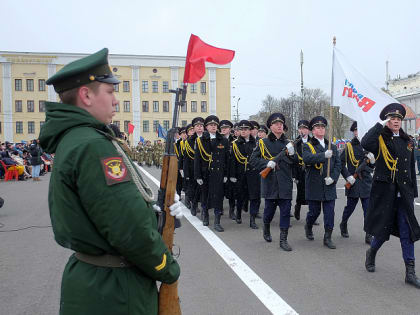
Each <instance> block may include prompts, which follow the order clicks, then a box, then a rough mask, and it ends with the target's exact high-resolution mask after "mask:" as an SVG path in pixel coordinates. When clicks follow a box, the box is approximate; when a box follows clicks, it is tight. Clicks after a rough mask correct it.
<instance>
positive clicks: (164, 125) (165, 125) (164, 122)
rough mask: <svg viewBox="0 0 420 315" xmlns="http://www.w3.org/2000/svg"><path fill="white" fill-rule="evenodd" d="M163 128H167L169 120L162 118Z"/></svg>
mask: <svg viewBox="0 0 420 315" xmlns="http://www.w3.org/2000/svg"><path fill="white" fill-rule="evenodd" d="M163 128H164V129H165V130H169V120H164V121H163Z"/></svg>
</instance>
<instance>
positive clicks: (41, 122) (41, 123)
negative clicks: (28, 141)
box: [39, 121, 45, 130]
mask: <svg viewBox="0 0 420 315" xmlns="http://www.w3.org/2000/svg"><path fill="white" fill-rule="evenodd" d="M44 123H45V121H40V122H39V129H40V130H41V128H42V126H43V125H44Z"/></svg>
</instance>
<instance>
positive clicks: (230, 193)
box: [224, 135, 235, 199]
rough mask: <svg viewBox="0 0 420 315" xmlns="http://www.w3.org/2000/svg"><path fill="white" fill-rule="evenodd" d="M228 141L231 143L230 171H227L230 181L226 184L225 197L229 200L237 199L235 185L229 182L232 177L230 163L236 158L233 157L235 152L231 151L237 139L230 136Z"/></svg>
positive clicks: (228, 166) (228, 164)
mask: <svg viewBox="0 0 420 315" xmlns="http://www.w3.org/2000/svg"><path fill="white" fill-rule="evenodd" d="M226 139H227V140H228V142H229V155H228V162H227V168H228V170H227V171H228V175H227V177H228V181H227V182H226V183H225V184H224V190H225V197H226V198H227V199H235V185H234V183H232V182H231V181H230V180H229V177H230V175H229V171H230V162H231V160H232V158H235V157H234V156H233V152H232V151H231V150H230V149H231V148H232V146H231V144H232V142H233V141H235V138H234V137H233V136H232V135H229V137H228V138H226Z"/></svg>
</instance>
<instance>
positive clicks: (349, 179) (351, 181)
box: [346, 175, 356, 186]
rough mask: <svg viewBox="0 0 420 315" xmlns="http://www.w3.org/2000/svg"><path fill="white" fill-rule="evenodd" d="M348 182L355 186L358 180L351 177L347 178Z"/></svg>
mask: <svg viewBox="0 0 420 315" xmlns="http://www.w3.org/2000/svg"><path fill="white" fill-rule="evenodd" d="M346 181H348V182H349V183H350V185H352V186H353V185H354V183H355V182H356V178H354V177H353V176H352V175H350V176H349V177H347V178H346Z"/></svg>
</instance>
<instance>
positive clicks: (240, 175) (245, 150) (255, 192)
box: [229, 136, 261, 199]
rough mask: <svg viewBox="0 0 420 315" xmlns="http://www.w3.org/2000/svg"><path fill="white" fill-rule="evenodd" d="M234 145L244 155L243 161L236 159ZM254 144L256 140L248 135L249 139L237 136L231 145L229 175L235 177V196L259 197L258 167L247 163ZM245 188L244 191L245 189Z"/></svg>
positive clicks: (259, 179) (259, 178) (259, 180)
mask: <svg viewBox="0 0 420 315" xmlns="http://www.w3.org/2000/svg"><path fill="white" fill-rule="evenodd" d="M234 145H236V147H237V148H238V150H239V152H240V154H241V155H242V156H243V157H245V158H246V159H247V160H246V165H245V164H244V163H245V162H244V161H243V160H241V159H239V160H238V158H237V156H236V155H235V152H234V150H233V146H234ZM255 146H256V141H255V138H254V137H253V136H249V141H248V142H246V140H245V139H244V138H243V137H241V136H239V137H238V139H237V140H236V141H235V142H234V143H232V145H231V150H230V151H231V159H230V172H229V173H230V177H234V178H236V179H237V182H236V185H235V186H236V187H235V188H236V189H235V192H236V196H237V198H241V197H242V198H243V197H246V196H248V197H249V199H259V198H260V186H261V177H260V174H259V171H258V169H256V168H255V167H254V166H252V165H251V164H250V163H249V160H250V158H251V154H252V152H253V151H254V149H255ZM245 190H246V191H245Z"/></svg>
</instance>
